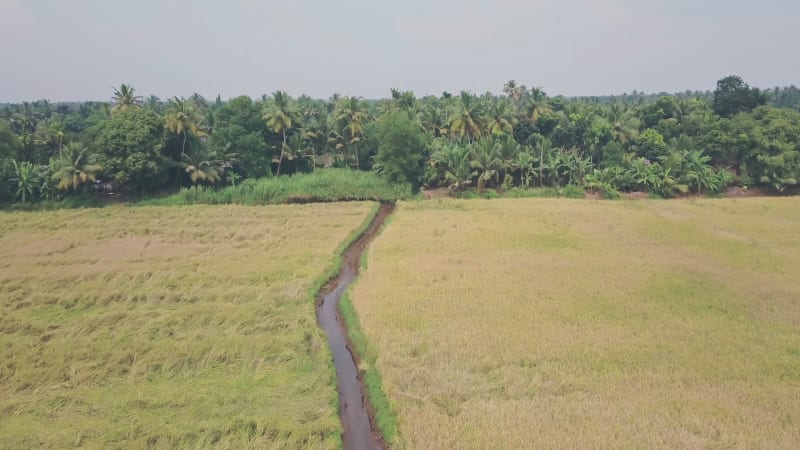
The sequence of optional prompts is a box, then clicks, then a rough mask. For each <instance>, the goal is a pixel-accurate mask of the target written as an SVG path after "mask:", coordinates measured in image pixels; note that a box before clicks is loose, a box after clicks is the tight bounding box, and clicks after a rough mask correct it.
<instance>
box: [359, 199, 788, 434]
mask: <svg viewBox="0 0 800 450" xmlns="http://www.w3.org/2000/svg"><path fill="white" fill-rule="evenodd" d="M798 231H800V199H798V198H788V199H786V198H752V199H720V200H713V199H709V200H684V201H641V202H594V201H581V200H578V201H565V200H543V199H524V200H522V199H519V200H517V199H513V200H512V199H508V200H491V201H477V200H473V201H457V200H438V201H437V200H434V201H429V202H423V203H401V204H400V205H399V207H398V208H397V211H396V213H395V215H394V216H393V218H392V220H391V223H390V224H389V225H388V226H387V228H386V229H385V230H384V231H383V233H382V234H381V235H380V236H379V237H378V238H377V239H376V240H375V242H374V243H373V244H372V246H371V248H370V250H369V255H368V258H367V267H368V269H367V270H365V271H364V272H363V273H362V275H361V278H360V279H359V281H358V282H357V284H356V285H355V287H354V289H353V291H352V296H351V297H352V302H353V304H354V306H355V310H356V312H357V316H358V319H359V321H360V324H361V327H362V329H363V332H364V334H366V336H367V338H368V339H369V342H370V344H371V345H372V346H373V347H374V350H375V352H376V353H377V355H378V357H377V361H376V365H377V369H378V371H379V372H380V373H381V375H382V378H383V386H384V390H385V391H386V393H387V395H388V397H389V399H390V400H391V401H392V403H393V404H394V406H395V407H396V410H397V415H398V423H399V438H398V439H399V440H400V444H399V445H398V447H409V448H419V449H422V448H431V449H440V448H585V447H592V448H709V447H710V448H798V447H800V277H799V276H798V271H797V267H800V233H799V232H798Z"/></svg>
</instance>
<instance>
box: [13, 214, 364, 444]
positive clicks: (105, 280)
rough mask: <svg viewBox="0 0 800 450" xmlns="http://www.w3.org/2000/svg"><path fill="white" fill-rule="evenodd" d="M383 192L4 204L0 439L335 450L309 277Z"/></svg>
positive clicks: (331, 385) (329, 373)
mask: <svg viewBox="0 0 800 450" xmlns="http://www.w3.org/2000/svg"><path fill="white" fill-rule="evenodd" d="M371 210H374V206H373V204H370V203H349V204H324V205H307V206H299V205H294V206H271V207H242V206H222V207H220V206H216V207H212V206H189V207H182V208H163V207H159V208H155V207H138V208H123V207H109V208H104V209H100V210H91V211H57V212H36V213H0V448H31V447H45V448H65V447H85V448H116V447H126V448H128V447H136V448H143V447H154V448H198V447H217V448H298V447H303V448H336V447H338V446H340V445H341V442H340V438H339V433H340V432H341V426H340V423H339V418H338V415H337V401H338V400H337V399H338V395H337V392H336V387H335V386H336V384H335V374H334V372H333V369H332V366H331V364H330V353H329V351H328V347H327V344H326V342H325V340H324V336H322V334H321V332H320V331H319V330H318V328H317V325H316V317H315V310H314V304H313V301H312V300H311V297H310V295H311V292H310V290H311V289H312V288H313V286H314V283H315V282H317V281H318V280H317V279H318V278H319V277H320V276H321V275H323V274H324V273H325V271H326V270H327V269H328V268H329V267H330V266H331V265H332V264H333V263H334V261H335V252H336V249H337V248H338V247H339V246H340V244H341V243H342V241H344V240H345V239H346V238H347V237H348V235H350V234H351V233H352V232H353V231H354V230H355V229H357V228H358V227H359V226H361V225H362V224H363V222H364V221H365V219H366V218H367V216H368V214H369V213H370V211H371Z"/></svg>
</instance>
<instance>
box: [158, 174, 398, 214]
mask: <svg viewBox="0 0 800 450" xmlns="http://www.w3.org/2000/svg"><path fill="white" fill-rule="evenodd" d="M411 196H412V193H411V187H410V186H408V185H403V184H392V183H389V182H387V181H385V180H383V179H382V178H380V177H379V176H378V175H376V174H375V173H372V172H363V171H356V170H349V169H322V170H317V171H316V172H314V173H308V174H297V175H291V176H286V177H271V178H261V179H258V180H245V181H244V182H242V183H241V184H239V185H238V186H229V187H226V188H222V189H215V188H211V187H204V186H198V187H193V188H185V189H182V190H181V191H180V192H178V193H176V194H174V195H171V196H169V197H164V198H161V199H155V200H148V201H145V202H144V203H145V204H150V205H182V204H211V205H219V204H242V205H269V204H280V203H311V202H336V201H350V200H378V201H394V200H399V199H406V198H411Z"/></svg>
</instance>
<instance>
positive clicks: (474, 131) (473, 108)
mask: <svg viewBox="0 0 800 450" xmlns="http://www.w3.org/2000/svg"><path fill="white" fill-rule="evenodd" d="M481 119H482V118H481V105H480V103H479V101H478V99H477V98H476V97H475V96H474V95H472V94H470V93H469V92H466V91H461V96H460V97H459V98H458V101H457V102H456V104H455V107H454V109H453V112H452V113H451V114H450V119H449V120H448V122H449V127H448V128H449V130H450V134H451V136H453V137H458V139H459V141H463V139H464V138H465V137H466V138H467V143H472V141H474V140H475V139H477V138H480V137H481Z"/></svg>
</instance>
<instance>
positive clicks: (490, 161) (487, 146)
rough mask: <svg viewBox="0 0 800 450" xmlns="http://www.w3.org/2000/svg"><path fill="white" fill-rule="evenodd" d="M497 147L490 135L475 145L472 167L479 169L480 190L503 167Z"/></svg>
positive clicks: (477, 173)
mask: <svg viewBox="0 0 800 450" xmlns="http://www.w3.org/2000/svg"><path fill="white" fill-rule="evenodd" d="M497 147H498V146H497V145H496V143H495V142H494V139H491V138H488V137H487V138H484V139H481V140H479V141H478V142H476V143H475V145H473V149H472V154H471V159H472V162H471V163H472V168H473V169H476V171H477V172H476V175H478V191H483V188H484V187H485V186H486V182H487V181H489V180H491V179H492V178H493V177H495V176H497V174H498V172H499V171H500V170H502V169H503V164H502V162H501V161H500V157H499V155H498V149H497Z"/></svg>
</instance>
